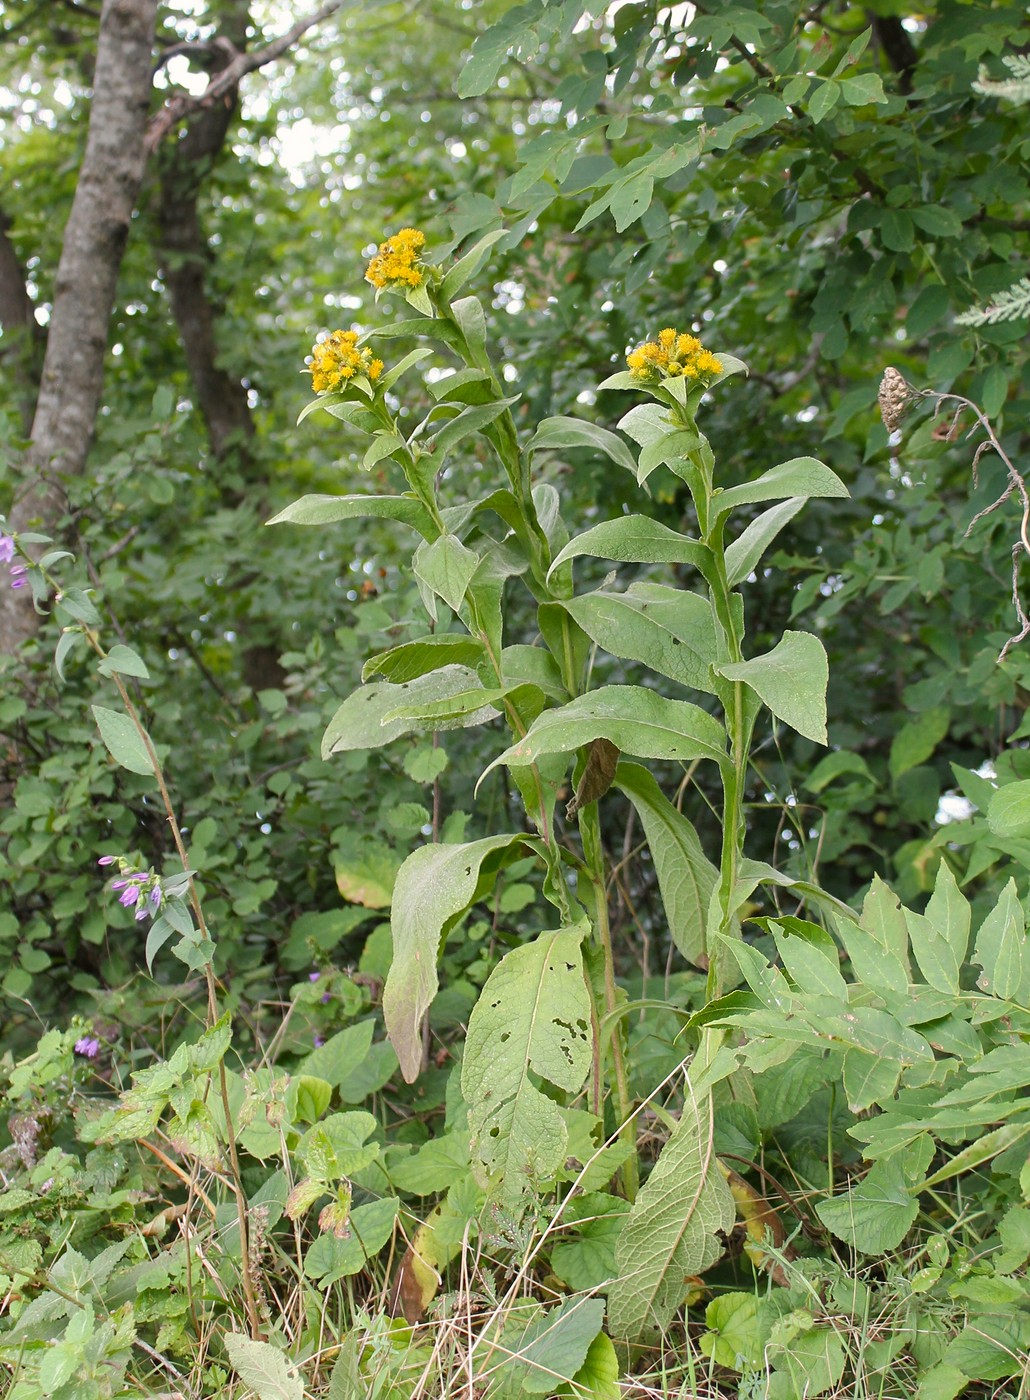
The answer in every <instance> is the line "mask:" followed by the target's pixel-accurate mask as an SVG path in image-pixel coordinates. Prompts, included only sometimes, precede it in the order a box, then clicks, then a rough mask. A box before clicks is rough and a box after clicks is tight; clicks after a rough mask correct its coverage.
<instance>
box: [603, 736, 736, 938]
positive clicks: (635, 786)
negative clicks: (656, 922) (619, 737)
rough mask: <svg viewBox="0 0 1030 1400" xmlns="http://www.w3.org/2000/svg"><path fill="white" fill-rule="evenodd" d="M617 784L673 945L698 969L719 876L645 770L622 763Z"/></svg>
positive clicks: (682, 818) (687, 824)
mask: <svg viewBox="0 0 1030 1400" xmlns="http://www.w3.org/2000/svg"><path fill="white" fill-rule="evenodd" d="M615 784H616V786H617V787H618V788H620V789H621V791H622V792H624V793H625V794H626V796H627V797H628V798H629V800H630V801H631V802H632V803H633V806H634V807H635V808H636V811H637V815H638V816H639V818H640V822H641V825H642V826H643V828H644V835H645V836H646V837H647V844H648V846H649V847H650V850H651V859H652V860H653V861H654V868H655V873H656V875H657V876H658V888H659V889H660V890H661V892H662V904H663V906H664V908H665V917H666V919H667V920H668V924H669V932H670V934H671V935H672V941H673V942H674V943H675V945H676V947H677V948H678V949H679V951H680V952H681V953H682V954H683V956H684V957H685V958H686V959H687V961H688V962H692V963H697V962H698V960H699V959H700V958H701V957H702V956H703V955H704V954H706V953H707V947H706V940H705V926H706V923H707V919H708V906H709V904H710V903H711V898H712V891H713V890H714V889H715V886H716V882H717V881H718V878H719V872H718V871H717V870H716V868H715V866H714V865H713V864H712V862H711V861H710V860H709V859H708V858H707V856H706V855H705V853H704V851H703V850H702V849H701V842H700V841H699V840H698V836H697V832H696V831H695V830H694V828H693V826H692V825H691V824H690V822H689V821H688V820H687V819H686V817H685V816H684V815H683V813H682V812H679V811H677V809H676V808H675V807H674V806H673V805H672V803H671V802H670V801H669V799H668V798H667V797H666V796H665V794H664V793H663V792H662V790H661V788H660V787H659V786H658V784H657V783H656V782H655V780H654V778H653V777H652V776H651V774H650V773H649V772H648V771H647V769H646V768H642V767H641V766H640V765H639V764H637V763H620V764H619V769H618V772H617V774H616V777H615Z"/></svg>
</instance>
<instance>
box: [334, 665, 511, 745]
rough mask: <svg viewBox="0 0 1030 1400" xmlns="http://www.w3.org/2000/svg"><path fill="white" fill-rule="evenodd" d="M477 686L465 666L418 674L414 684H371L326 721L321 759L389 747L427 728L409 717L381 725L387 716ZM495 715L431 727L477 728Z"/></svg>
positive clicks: (472, 715) (465, 717) (477, 713)
mask: <svg viewBox="0 0 1030 1400" xmlns="http://www.w3.org/2000/svg"><path fill="white" fill-rule="evenodd" d="M478 685H479V681H478V680H477V678H476V674H475V672H474V671H470V670H469V669H468V667H467V666H444V667H443V668H442V669H441V670H439V671H433V672H431V673H430V674H428V675H424V676H418V677H416V679H415V680H412V681H404V682H402V683H401V684H400V685H392V684H391V683H390V682H389V681H375V682H373V684H372V685H363V686H359V688H358V689H357V690H355V691H353V692H352V693H351V694H350V695H348V697H347V699H346V700H345V701H344V702H343V704H342V705H341V706H340V708H339V709H338V710H337V711H336V713H335V714H334V715H333V717H332V719H331V720H330V721H329V725H328V727H327V729H326V731H325V734H324V735H323V736H322V757H323V758H328V757H329V755H330V754H333V753H348V752H350V751H351V750H353V749H380V748H382V747H383V745H384V744H391V743H392V742H393V741H394V739H399V738H400V736H401V735H402V734H408V733H410V732H411V731H412V730H413V729H421V728H424V727H427V725H426V724H424V723H423V722H421V721H417V720H413V719H405V718H401V719H394V720H391V721H390V722H389V723H388V724H384V723H383V718H384V716H385V715H388V714H390V713H391V712H392V711H393V710H398V709H400V707H401V706H402V705H415V704H419V705H421V704H423V703H426V704H428V703H430V702H432V701H436V700H446V699H448V698H449V697H450V696H452V695H458V694H461V693H463V692H465V691H468V690H469V689H470V688H474V687H476V686H478ZM496 715H497V711H496V710H493V709H491V708H490V707H489V706H487V707H485V708H484V709H483V710H482V711H472V712H469V713H466V714H463V715H462V716H461V717H460V718H459V719H458V720H457V721H452V720H441V721H440V722H439V723H435V724H433V725H432V726H431V727H432V728H434V729H449V728H454V727H464V726H465V725H474V724H481V723H482V722H483V721H484V720H486V719H493V718H495V717H496Z"/></svg>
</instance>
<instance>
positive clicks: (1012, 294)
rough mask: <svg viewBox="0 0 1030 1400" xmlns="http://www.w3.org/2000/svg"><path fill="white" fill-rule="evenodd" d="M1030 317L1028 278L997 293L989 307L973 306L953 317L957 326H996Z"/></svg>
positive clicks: (1029, 286)
mask: <svg viewBox="0 0 1030 1400" xmlns="http://www.w3.org/2000/svg"><path fill="white" fill-rule="evenodd" d="M1024 316H1030V277H1021V278H1020V279H1019V281H1018V282H1016V283H1015V285H1014V286H1011V287H1006V288H1005V290H1004V291H1003V292H999V293H998V295H997V296H996V297H995V298H994V300H993V301H992V302H991V303H990V305H989V306H974V307H971V308H970V310H968V311H963V313H962V315H961V316H956V317H955V324H956V325H958V326H996V325H997V324H998V323H999V322H1000V321H1019V320H1022V318H1023V317H1024Z"/></svg>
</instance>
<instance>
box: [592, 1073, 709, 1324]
mask: <svg viewBox="0 0 1030 1400" xmlns="http://www.w3.org/2000/svg"><path fill="white" fill-rule="evenodd" d="M713 1131H714V1122H713V1111H712V1101H711V1098H706V1099H703V1100H701V1101H700V1102H698V1101H697V1100H696V1099H695V1098H694V1097H693V1095H692V1094H691V1093H690V1092H689V1086H688V1094H687V1099H686V1102H685V1104H684V1106H683V1113H682V1115H681V1117H680V1121H679V1123H678V1124H677V1125H676V1130H675V1132H674V1133H673V1135H672V1137H671V1138H670V1139H669V1141H668V1142H667V1143H666V1144H665V1147H664V1148H663V1149H662V1155H661V1156H660V1157H659V1158H658V1161H657V1162H656V1164H655V1166H654V1169H653V1171H652V1172H651V1175H650V1176H649V1177H648V1179H647V1181H646V1182H645V1183H644V1186H643V1189H642V1190H641V1192H640V1195H639V1196H638V1197H637V1199H636V1201H635V1202H634V1205H633V1209H632V1210H631V1211H630V1213H629V1218H628V1219H627V1221H626V1225H625V1228H624V1229H623V1232H622V1235H621V1236H620V1238H619V1243H618V1246H617V1247H616V1251H615V1261H616V1265H617V1267H618V1270H619V1278H618V1279H616V1281H615V1282H614V1283H613V1285H612V1287H611V1289H610V1290H609V1293H608V1318H609V1323H610V1328H609V1330H610V1331H611V1332H612V1333H613V1335H614V1336H616V1337H618V1338H623V1339H625V1340H626V1341H629V1342H635V1341H639V1340H641V1339H643V1338H646V1337H649V1336H653V1335H654V1334H655V1333H656V1332H661V1331H663V1330H664V1329H665V1328H666V1327H667V1326H668V1324H669V1322H670V1321H671V1320H672V1315H673V1313H674V1312H675V1311H676V1309H677V1308H678V1307H679V1306H680V1304H681V1303H682V1302H683V1299H684V1296H685V1294H686V1290H687V1279H688V1278H689V1277H690V1276H691V1275H694V1274H700V1273H703V1272H704V1270H705V1269H707V1268H709V1267H710V1266H711V1265H712V1264H714V1263H715V1261H716V1260H717V1259H718V1258H719V1256H720V1255H721V1253H722V1251H723V1244H722V1241H721V1239H720V1238H719V1236H720V1233H723V1232H726V1231H728V1230H731V1229H732V1228H733V1221H734V1218H735V1209H734V1205H733V1197H732V1195H731V1194H730V1189H729V1187H728V1186H727V1184H726V1181H725V1179H724V1177H723V1175H722V1173H721V1171H720V1170H719V1167H718V1163H717V1161H716V1158H715V1152H714V1149H713V1146H712V1135H713Z"/></svg>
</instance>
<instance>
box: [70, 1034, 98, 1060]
mask: <svg viewBox="0 0 1030 1400" xmlns="http://www.w3.org/2000/svg"><path fill="white" fill-rule="evenodd" d="M72 1048H73V1049H74V1051H75V1054H76V1055H83V1056H85V1058H86V1059H87V1060H95V1059H96V1057H97V1055H98V1054H99V1053H100V1041H99V1039H98V1038H97V1037H96V1036H95V1035H84V1036H83V1037H82V1038H81V1039H80V1040H77V1041H76V1042H75V1045H74V1046H73V1047H72Z"/></svg>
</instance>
